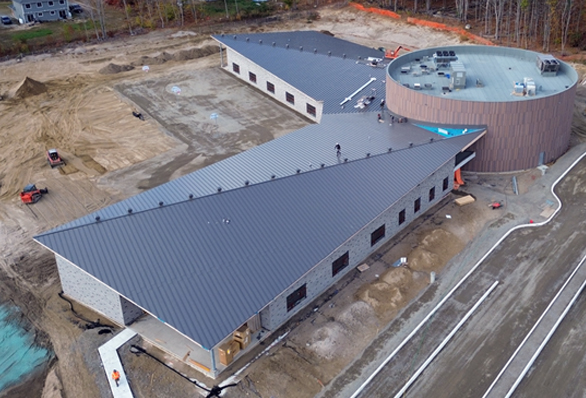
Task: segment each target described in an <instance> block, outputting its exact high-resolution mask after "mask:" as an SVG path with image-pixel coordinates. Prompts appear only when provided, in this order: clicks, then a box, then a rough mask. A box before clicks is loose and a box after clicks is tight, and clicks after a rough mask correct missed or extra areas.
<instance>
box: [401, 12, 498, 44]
mask: <svg viewBox="0 0 586 398" xmlns="http://www.w3.org/2000/svg"><path fill="white" fill-rule="evenodd" d="M407 22H409V23H412V24H414V25H420V26H427V27H429V28H433V29H437V30H445V31H448V32H454V33H457V34H459V35H462V36H465V37H467V38H468V39H470V40H472V41H474V42H476V43H480V44H484V45H487V46H494V43H493V42H491V41H490V40H488V39H485V38H484V37H480V36H477V35H475V34H472V33H470V32H468V31H467V30H466V29H462V28H457V27H453V26H448V25H446V24H444V23H439V22H433V21H426V20H425V19H417V18H411V17H408V18H407Z"/></svg>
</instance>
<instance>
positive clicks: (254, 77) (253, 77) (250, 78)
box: [248, 72, 256, 83]
mask: <svg viewBox="0 0 586 398" xmlns="http://www.w3.org/2000/svg"><path fill="white" fill-rule="evenodd" d="M248 80H250V81H251V82H253V83H256V75H255V74H254V73H252V72H248Z"/></svg>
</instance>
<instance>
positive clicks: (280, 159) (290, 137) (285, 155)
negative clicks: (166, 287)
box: [55, 112, 444, 230]
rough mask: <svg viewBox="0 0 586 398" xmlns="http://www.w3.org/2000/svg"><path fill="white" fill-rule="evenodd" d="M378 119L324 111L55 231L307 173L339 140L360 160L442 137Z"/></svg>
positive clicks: (329, 159) (329, 161) (332, 160)
mask: <svg viewBox="0 0 586 398" xmlns="http://www.w3.org/2000/svg"><path fill="white" fill-rule="evenodd" d="M388 118H389V116H388V115H386V122H385V123H379V122H378V119H377V114H376V113H371V112H367V113H353V114H339V115H324V116H323V118H322V122H321V124H313V125H309V126H307V127H305V128H303V129H301V130H297V131H294V132H291V133H289V134H287V135H285V136H282V137H279V138H277V139H275V140H272V141H269V142H267V143H265V144H263V145H261V146H258V147H255V148H252V149H249V150H247V151H245V152H242V153H240V154H238V155H235V156H232V157H230V158H227V159H224V160H222V161H220V162H218V163H215V164H212V165H210V166H207V167H206V168H204V169H201V170H198V171H197V172H195V173H190V174H187V175H185V176H183V177H180V178H177V179H175V180H173V181H170V182H168V183H166V184H163V185H160V186H158V187H156V188H153V189H150V190H148V191H145V192H143V193H141V194H139V195H136V196H133V197H130V198H128V199H126V200H123V201H121V202H118V203H116V204H113V205H111V206H108V207H106V208H104V209H101V210H98V211H96V212H93V213H91V214H88V215H87V216H84V217H81V218H79V219H77V220H74V221H72V222H69V223H67V224H64V225H62V226H59V227H57V228H55V230H60V229H66V228H70V227H72V226H77V225H83V224H87V223H93V222H94V219H95V217H96V216H100V217H101V219H102V220H105V219H109V218H113V217H118V216H121V215H125V214H127V210H128V209H132V210H133V211H135V212H136V211H143V210H147V209H151V208H154V207H158V206H159V205H158V203H159V202H161V201H162V202H164V203H165V204H171V203H177V202H182V201H184V200H186V199H187V198H188V197H189V195H190V194H191V195H193V196H194V197H196V198H197V197H201V196H206V195H210V194H212V193H215V192H216V191H217V188H218V187H221V188H222V190H223V191H227V190H230V189H235V188H239V187H242V186H244V182H245V181H249V183H250V184H258V183H261V182H264V181H269V180H270V179H271V176H272V175H275V178H282V177H285V176H289V175H292V174H295V173H296V171H297V169H300V170H301V171H303V172H305V171H308V170H311V169H316V168H318V167H320V166H321V164H322V163H323V164H325V165H326V166H331V165H334V164H337V163H338V159H337V157H336V153H335V150H334V145H335V144H336V143H340V145H341V147H342V154H343V156H342V159H344V158H348V159H349V160H355V159H360V158H363V157H365V156H366V154H367V153H370V154H372V155H376V154H379V153H384V152H387V151H388V148H393V149H401V148H406V147H408V146H409V143H411V142H412V143H413V144H415V145H417V144H421V143H424V142H428V141H429V140H430V139H431V138H434V139H443V138H444V137H443V136H441V135H437V134H434V133H433V132H430V131H428V130H425V129H424V128H418V127H416V126H413V125H411V124H397V123H395V124H394V125H393V126H389V123H388Z"/></svg>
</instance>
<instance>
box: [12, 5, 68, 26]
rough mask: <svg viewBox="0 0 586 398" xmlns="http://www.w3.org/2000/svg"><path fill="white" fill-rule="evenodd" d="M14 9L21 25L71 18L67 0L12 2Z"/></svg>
mask: <svg viewBox="0 0 586 398" xmlns="http://www.w3.org/2000/svg"><path fill="white" fill-rule="evenodd" d="M12 8H13V10H14V17H15V18H16V19H18V22H19V23H21V24H24V23H29V22H35V21H37V22H49V21H58V20H60V19H69V18H71V13H70V12H69V5H68V3H67V0H12Z"/></svg>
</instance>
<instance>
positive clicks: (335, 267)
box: [332, 251, 350, 277]
mask: <svg viewBox="0 0 586 398" xmlns="http://www.w3.org/2000/svg"><path fill="white" fill-rule="evenodd" d="M349 265H350V251H347V252H346V253H344V254H342V255H341V256H340V257H338V258H337V259H336V260H334V261H332V277H334V276H336V275H338V274H339V273H340V271H342V270H343V269H344V268H346V267H348V266H349Z"/></svg>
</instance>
